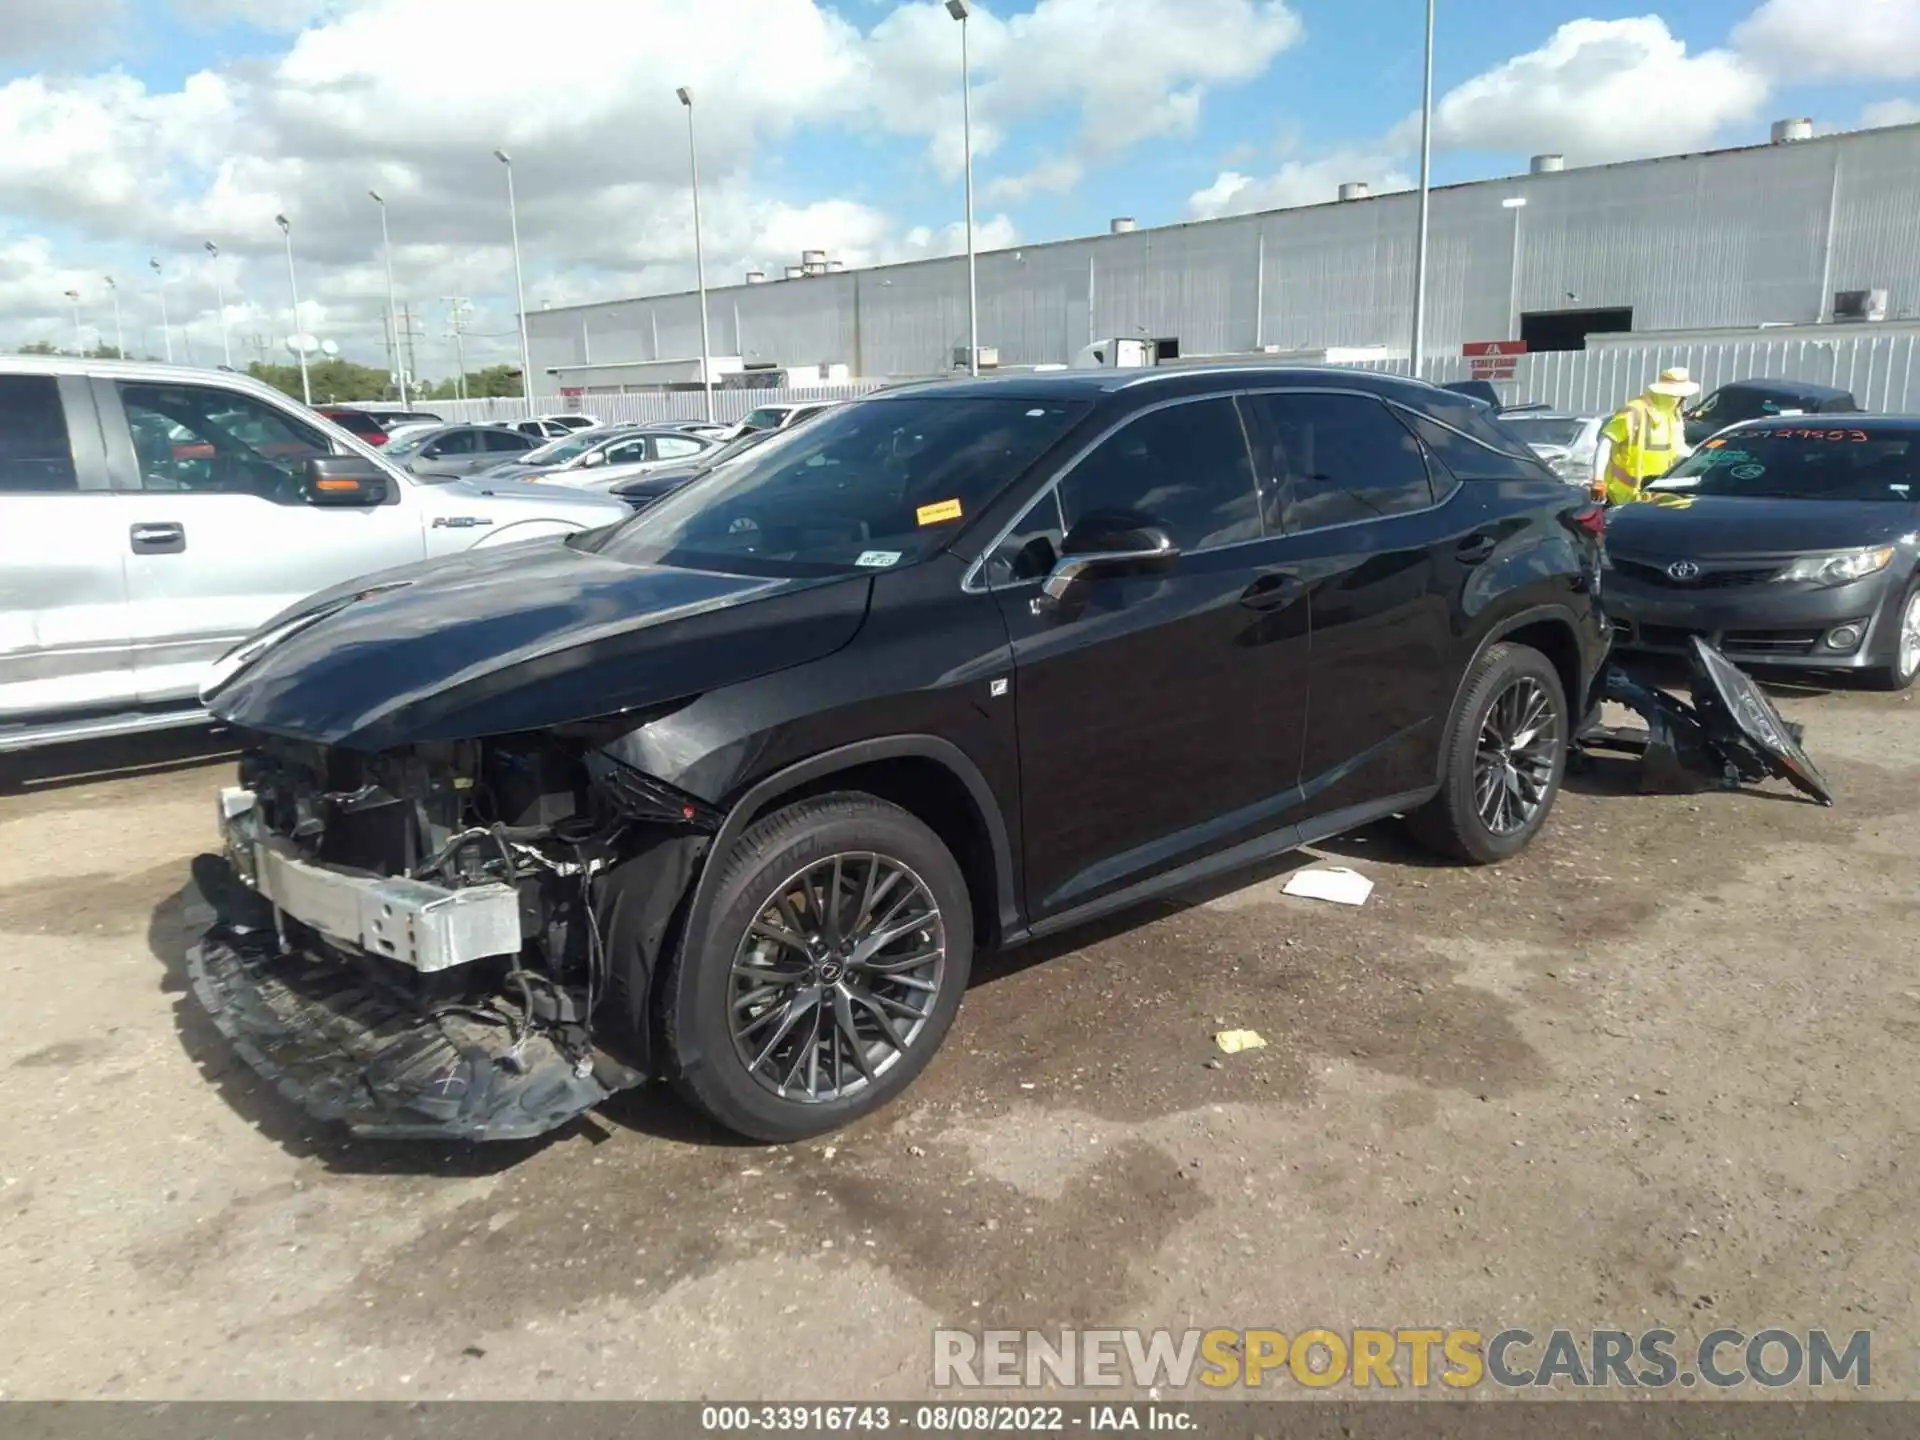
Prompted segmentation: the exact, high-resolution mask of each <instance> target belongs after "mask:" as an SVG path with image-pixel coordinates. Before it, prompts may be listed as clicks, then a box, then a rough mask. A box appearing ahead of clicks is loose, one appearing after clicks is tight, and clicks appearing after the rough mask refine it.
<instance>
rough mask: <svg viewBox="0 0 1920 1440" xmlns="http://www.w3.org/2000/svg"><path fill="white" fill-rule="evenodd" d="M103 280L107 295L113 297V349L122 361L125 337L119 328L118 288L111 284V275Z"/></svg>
mask: <svg viewBox="0 0 1920 1440" xmlns="http://www.w3.org/2000/svg"><path fill="white" fill-rule="evenodd" d="M105 278H106V282H107V293H108V294H109V295H111V296H112V297H113V348H114V349H116V350H118V351H119V352H120V354H119V356H118V358H119V359H121V360H124V359H126V358H127V337H126V332H124V331H123V330H121V328H120V287H119V286H118V285H116V284H114V283H113V277H112V276H111V275H108V276H107V277H105Z"/></svg>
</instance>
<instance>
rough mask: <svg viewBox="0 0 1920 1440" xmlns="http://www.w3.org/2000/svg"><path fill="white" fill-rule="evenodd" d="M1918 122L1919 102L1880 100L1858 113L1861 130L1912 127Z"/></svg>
mask: <svg viewBox="0 0 1920 1440" xmlns="http://www.w3.org/2000/svg"><path fill="white" fill-rule="evenodd" d="M1916 121H1920V100H1881V101H1878V102H1876V103H1875V104H1872V105H1869V106H1867V108H1866V109H1864V110H1862V111H1861V112H1860V124H1861V127H1862V128H1863V129H1868V130H1873V129H1877V128H1879V127H1880V126H1882V125H1912V124H1914V123H1915V122H1916Z"/></svg>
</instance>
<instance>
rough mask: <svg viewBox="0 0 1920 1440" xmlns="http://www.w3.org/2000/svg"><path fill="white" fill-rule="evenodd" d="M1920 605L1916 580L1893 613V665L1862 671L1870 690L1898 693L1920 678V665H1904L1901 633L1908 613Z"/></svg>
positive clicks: (1919, 584) (1918, 583) (1918, 582)
mask: <svg viewBox="0 0 1920 1440" xmlns="http://www.w3.org/2000/svg"><path fill="white" fill-rule="evenodd" d="M1915 604H1920V580H1916V581H1915V582H1913V583H1912V584H1910V585H1909V586H1907V588H1906V592H1905V593H1904V594H1903V595H1901V597H1900V603H1899V605H1898V606H1896V607H1895V609H1894V611H1893V661H1892V663H1891V664H1887V665H1878V666H1875V667H1874V668H1873V669H1871V670H1862V671H1861V672H1860V680H1861V683H1862V684H1863V685H1865V686H1866V688H1867V689H1869V690H1886V691H1889V692H1898V691H1901V690H1905V689H1908V688H1910V687H1911V686H1912V684H1913V681H1914V677H1915V676H1920V663H1914V664H1903V663H1902V661H1901V655H1900V652H1901V649H1902V645H1901V632H1902V630H1903V629H1904V628H1905V625H1906V619H1907V611H1908V610H1909V609H1911V608H1912V607H1913V606H1914V605H1915Z"/></svg>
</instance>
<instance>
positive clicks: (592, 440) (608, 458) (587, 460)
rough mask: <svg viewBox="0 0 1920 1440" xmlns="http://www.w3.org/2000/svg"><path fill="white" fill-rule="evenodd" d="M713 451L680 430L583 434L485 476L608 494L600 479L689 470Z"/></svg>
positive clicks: (707, 442)
mask: <svg viewBox="0 0 1920 1440" xmlns="http://www.w3.org/2000/svg"><path fill="white" fill-rule="evenodd" d="M714 446H715V442H714V441H712V440H708V439H704V438H703V437H701V436H698V435H686V434H682V433H681V432H680V431H677V430H652V429H640V428H638V427H635V428H632V429H628V428H625V427H622V428H620V429H617V430H582V431H580V432H579V433H578V434H575V435H569V436H567V437H566V438H565V439H564V440H553V441H549V442H548V443H547V444H545V445H542V446H540V447H539V448H538V449H537V450H529V451H528V452H527V453H526V454H525V455H524V456H520V457H517V458H515V459H513V460H509V461H507V462H505V463H504V464H500V465H495V466H493V467H492V468H491V469H488V470H487V471H485V472H483V473H484V474H485V475H486V476H487V478H489V479H507V480H534V479H540V480H552V481H557V482H559V483H562V484H567V485H585V486H587V487H589V488H592V489H604V488H607V486H602V485H598V484H596V483H595V482H596V481H597V480H599V479H600V477H602V476H615V475H616V472H617V474H618V475H619V476H626V475H633V474H637V473H639V472H641V471H644V470H651V469H656V468H658V467H660V466H662V465H679V464H688V463H691V462H692V461H693V460H695V459H696V458H697V457H699V456H701V455H703V454H705V453H707V452H708V451H710V450H712V449H713V448H714ZM612 483H614V482H613V481H612V480H609V481H608V482H607V484H608V485H611V484H612Z"/></svg>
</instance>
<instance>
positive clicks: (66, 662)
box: [0, 356, 632, 752]
mask: <svg viewBox="0 0 1920 1440" xmlns="http://www.w3.org/2000/svg"><path fill="white" fill-rule="evenodd" d="M631 513H632V512H631V511H630V510H629V509H628V507H627V506H626V505H625V504H623V503H622V502H621V501H619V500H616V499H613V498H611V497H605V496H599V495H592V494H586V493H582V492H580V491H577V490H566V489H560V488H558V487H555V486H551V485H547V486H540V485H525V484H515V483H494V482H476V481H462V480H441V481H434V480H432V479H429V478H424V477H420V476H415V475H409V474H407V473H406V472H404V471H402V470H399V469H397V468H395V467H394V466H392V465H390V464H388V463H387V462H386V461H384V460H383V459H381V457H380V454H379V452H378V451H377V450H374V449H372V448H371V447H369V446H367V445H365V444H363V443H362V442H361V441H360V440H358V439H357V438H355V437H354V436H353V435H351V434H349V433H348V432H347V431H345V430H343V429H341V428H340V427H338V426H336V425H334V424H333V423H332V422H330V421H328V420H325V419H323V418H321V417H320V416H319V415H317V414H315V413H314V412H313V411H311V410H309V409H307V408H305V407H304V406H301V405H299V404H298V403H296V402H294V401H292V400H289V399H288V398H287V397H286V396H284V395H282V394H280V393H279V392H278V391H277V390H274V389H271V388H270V387H268V386H266V385H263V384H260V383H259V382H257V381H254V380H251V379H248V378H246V377H245V376H240V375H235V374H233V373H231V372H228V371H201V370H190V369H186V368H183V367H178V366H173V365H155V364H133V363H123V362H114V361H92V360H61V359H54V358H45V357H37V356H22V357H14V358H3V359H0V752H4V751H8V750H21V749H26V748H29V747H32V746H37V745H43V744H50V743H54V742H57V741H65V740H83V739H93V738H99V737H105V736H110V735H123V734H129V733H133V732H137V731H143V730H157V729H163V728H167V727H170V726H176V725H188V724H194V723H197V722H200V721H203V720H205V718H206V716H205V712H204V711H202V710H201V708H200V703H199V698H198V697H199V691H200V685H201V682H202V680H203V679H204V678H205V677H206V675H207V672H208V669H209V667H210V666H211V665H212V664H213V662H214V661H215V660H217V659H219V657H220V656H222V655H223V654H225V653H226V652H227V651H228V650H229V649H230V648H231V647H232V646H233V645H235V644H236V643H238V642H239V641H240V640H242V639H244V638H245V637H246V636H247V635H249V634H251V633H252V632H253V631H254V630H255V629H257V628H258V627H259V626H260V625H261V624H263V623H264V622H265V621H267V620H268V619H270V618H271V617H272V616H274V615H276V614H278V613H279V612H280V611H281V610H283V609H285V608H286V607H287V606H289V605H291V604H293V603H294V602H296V601H298V600H300V599H302V598H304V597H305V596H307V595H310V594H312V593H314V592H315V591H318V590H324V589H326V588H328V587H329V586H332V585H337V584H339V583H341V582H342V581H345V580H350V579H352V578H353V577H354V576H356V575H363V574H367V573H369V572H371V571H376V570H384V569H387V568H389V567H391V566H395V565H404V564H409V563H411V562H414V561H418V560H424V559H430V558H432V557H434V556H438V555H446V554H450V553H452V552H454V551H458V550H466V549H470V548H474V547H476V546H492V545H503V544H511V543H514V542H516V541H520V540H529V539H533V538H536V537H538V536H548V535H556V534H567V533H570V532H573V531H578V530H586V529H592V528H596V527H598V526H601V525H606V524H610V523H613V522H615V521H618V520H621V519H624V518H625V517H626V516H627V515H629V514H631Z"/></svg>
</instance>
